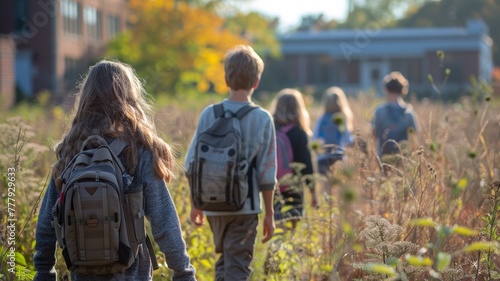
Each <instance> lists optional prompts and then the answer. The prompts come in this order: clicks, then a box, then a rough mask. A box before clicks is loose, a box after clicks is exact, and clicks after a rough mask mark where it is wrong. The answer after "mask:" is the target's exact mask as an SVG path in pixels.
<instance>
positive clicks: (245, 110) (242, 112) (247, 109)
mask: <svg viewBox="0 0 500 281" xmlns="http://www.w3.org/2000/svg"><path fill="white" fill-rule="evenodd" d="M256 108H258V106H255V105H250V104H248V105H246V106H244V107H242V108H240V109H239V110H238V111H236V113H235V114H234V116H236V118H238V119H241V118H243V116H245V115H247V113H248V112H250V111H252V110H254V109H256Z"/></svg>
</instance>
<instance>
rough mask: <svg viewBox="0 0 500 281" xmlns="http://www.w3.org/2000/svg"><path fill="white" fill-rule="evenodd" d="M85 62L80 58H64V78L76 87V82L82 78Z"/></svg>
mask: <svg viewBox="0 0 500 281" xmlns="http://www.w3.org/2000/svg"><path fill="white" fill-rule="evenodd" d="M82 70H83V63H82V60H80V59H75V58H70V57H65V58H64V80H65V81H66V83H67V85H69V86H70V87H75V86H76V82H77V81H78V80H79V79H80V78H81V76H82Z"/></svg>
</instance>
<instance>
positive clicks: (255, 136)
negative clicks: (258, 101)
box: [184, 99, 277, 216]
mask: <svg viewBox="0 0 500 281" xmlns="http://www.w3.org/2000/svg"><path fill="white" fill-rule="evenodd" d="M248 104H253V103H250V102H234V101H231V100H228V99H225V100H224V101H223V102H222V105H223V106H224V110H225V111H229V112H232V113H235V112H237V111H238V110H239V109H240V108H242V107H244V106H246V105H248ZM214 122H215V113H214V108H213V105H209V106H207V107H206V108H205V109H204V110H203V111H202V113H201V115H200V118H199V120H198V126H197V127H196V132H195V134H194V136H193V139H192V140H191V145H190V146H189V149H188V151H187V154H186V158H185V159H184V168H185V169H186V170H188V168H189V163H191V162H192V161H193V159H194V156H195V155H194V150H195V147H194V143H195V141H196V138H197V137H198V135H199V134H200V133H201V132H204V131H206V130H207V129H209V128H210V127H211V126H212V125H213V124H214ZM240 127H241V134H242V139H243V148H242V149H243V153H244V156H245V157H246V159H254V158H255V159H256V166H255V171H256V173H255V175H254V176H255V181H254V182H255V183H256V185H257V188H252V191H253V195H252V196H253V199H254V200H255V201H254V206H253V207H254V208H252V205H251V203H250V201H251V200H250V199H249V198H247V200H246V202H245V205H244V206H243V209H242V210H239V211H235V212H209V211H205V212H204V213H205V214H206V215H208V216H224V215H243V214H245V215H247V214H258V213H261V212H262V207H261V200H260V195H259V192H260V191H264V190H273V189H274V188H275V186H276V183H277V180H276V132H275V129H274V123H273V118H272V116H271V115H270V114H269V112H268V111H266V110H265V109H263V108H257V109H255V110H252V111H250V112H249V113H248V114H247V115H245V116H244V117H243V118H242V120H240Z"/></svg>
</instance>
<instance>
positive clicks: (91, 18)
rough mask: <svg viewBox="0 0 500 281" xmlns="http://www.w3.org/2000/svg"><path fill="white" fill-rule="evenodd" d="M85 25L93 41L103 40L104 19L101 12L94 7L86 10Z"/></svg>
mask: <svg viewBox="0 0 500 281" xmlns="http://www.w3.org/2000/svg"><path fill="white" fill-rule="evenodd" d="M85 24H86V27H87V34H88V36H89V39H91V40H101V38H102V19H101V12H100V11H98V10H97V9H96V8H94V7H90V6H89V7H86V8H85Z"/></svg>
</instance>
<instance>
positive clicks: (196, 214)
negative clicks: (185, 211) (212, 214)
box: [191, 206, 204, 226]
mask: <svg viewBox="0 0 500 281" xmlns="http://www.w3.org/2000/svg"><path fill="white" fill-rule="evenodd" d="M203 220H204V218H203V212H202V211H201V210H200V209H196V208H195V207H193V206H191V221H192V222H193V223H194V225H196V226H201V225H203Z"/></svg>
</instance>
